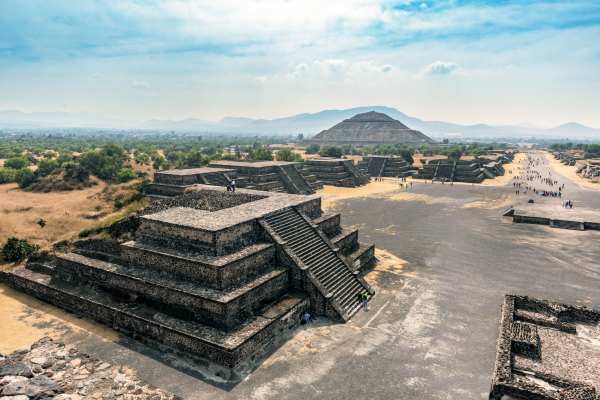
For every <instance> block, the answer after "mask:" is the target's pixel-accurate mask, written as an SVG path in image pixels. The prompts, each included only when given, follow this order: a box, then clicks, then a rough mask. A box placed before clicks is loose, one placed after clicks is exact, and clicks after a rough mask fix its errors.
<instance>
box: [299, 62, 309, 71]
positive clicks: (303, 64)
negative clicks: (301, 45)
mask: <svg viewBox="0 0 600 400" xmlns="http://www.w3.org/2000/svg"><path fill="white" fill-rule="evenodd" d="M307 68H308V65H307V64H305V63H302V64H298V65H296V71H298V72H301V71H306V69H307Z"/></svg>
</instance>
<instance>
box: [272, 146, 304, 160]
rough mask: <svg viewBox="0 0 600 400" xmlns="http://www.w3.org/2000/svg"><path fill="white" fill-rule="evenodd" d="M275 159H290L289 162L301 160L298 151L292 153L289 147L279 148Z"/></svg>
mask: <svg viewBox="0 0 600 400" xmlns="http://www.w3.org/2000/svg"><path fill="white" fill-rule="evenodd" d="M276 159H277V161H291V162H302V161H304V160H303V159H302V156H301V155H300V154H298V153H294V152H292V151H291V150H289V149H283V150H279V151H278V152H277V157H276Z"/></svg>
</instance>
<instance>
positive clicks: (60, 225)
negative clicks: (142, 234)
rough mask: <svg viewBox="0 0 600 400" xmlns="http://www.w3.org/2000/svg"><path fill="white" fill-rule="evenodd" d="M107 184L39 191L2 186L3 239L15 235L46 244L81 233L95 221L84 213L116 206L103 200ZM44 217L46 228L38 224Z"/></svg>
mask: <svg viewBox="0 0 600 400" xmlns="http://www.w3.org/2000/svg"><path fill="white" fill-rule="evenodd" d="M103 186H104V183H100V184H99V185H98V186H95V187H92V188H88V189H84V190H81V191H72V192H50V193H36V192H25V191H23V190H21V189H19V187H18V186H17V184H16V183H11V184H5V185H0V242H6V240H7V239H8V238H10V237H13V236H15V237H18V238H20V239H27V240H28V241H29V242H30V243H34V244H37V245H39V246H41V247H44V246H47V245H49V244H51V243H54V242H56V241H59V240H61V239H62V238H65V237H69V236H71V235H73V233H75V232H79V231H80V230H82V229H83V228H84V227H86V226H88V225H90V223H91V222H93V221H90V220H89V219H86V218H84V215H85V214H88V213H91V212H96V211H95V210H94V207H95V206H97V205H101V207H102V209H107V210H108V209H109V208H111V209H112V206H110V207H109V205H108V204H106V203H105V202H102V201H101V200H100V195H101V190H102V188H103ZM99 189H100V190H99ZM23 210H27V211H23ZM111 211H112V210H111ZM40 218H42V219H44V220H45V221H46V226H45V227H44V228H41V227H40V226H39V225H38V224H37V223H36V222H37V221H38V220H39V219H40Z"/></svg>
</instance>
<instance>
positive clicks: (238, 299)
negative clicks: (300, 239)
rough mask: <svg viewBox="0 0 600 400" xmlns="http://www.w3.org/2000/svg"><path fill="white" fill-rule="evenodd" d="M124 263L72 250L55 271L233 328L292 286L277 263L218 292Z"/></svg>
mask: <svg viewBox="0 0 600 400" xmlns="http://www.w3.org/2000/svg"><path fill="white" fill-rule="evenodd" d="M94 256H96V257H98V255H94ZM102 258H104V257H102ZM112 261H118V260H112ZM121 261H122V262H119V263H118V264H117V263H113V262H106V261H102V260H99V259H96V258H90V257H86V256H84V255H81V254H76V253H69V254H64V255H61V256H59V257H58V258H57V265H56V267H55V273H56V274H57V275H59V276H61V277H69V278H70V279H74V280H75V281H78V282H86V283H94V284H96V285H100V286H103V287H106V288H110V289H117V290H118V291H121V292H122V293H127V294H128V295H134V296H137V302H140V301H146V300H149V301H146V303H147V304H154V303H158V304H161V306H162V305H165V306H169V307H171V308H180V309H181V310H186V311H189V313H190V315H188V317H189V318H190V319H191V320H194V321H196V322H200V323H203V324H205V325H210V326H214V327H216V328H220V329H224V330H231V329H233V328H234V327H235V326H237V325H239V324H240V323H242V321H243V320H244V317H246V316H247V314H248V313H252V312H253V311H255V310H257V309H260V308H261V306H262V304H264V303H265V302H270V301H272V300H274V299H275V298H277V297H279V296H282V295H283V294H285V293H286V292H287V290H288V270H287V269H286V268H277V267H275V268H273V269H272V270H271V271H269V272H267V273H265V274H263V275H261V276H259V277H256V278H254V279H252V280H250V281H248V282H247V283H245V284H244V285H242V286H240V287H237V288H233V289H228V290H215V289H213V288H210V287H205V286H199V285H197V284H194V283H191V282H186V281H181V280H178V279H174V278H173V277H172V276H169V275H164V274H161V273H157V272H154V271H152V270H148V269H142V268H135V267H126V266H124V265H126V264H127V263H126V262H125V261H124V260H121ZM160 308H162V307H160Z"/></svg>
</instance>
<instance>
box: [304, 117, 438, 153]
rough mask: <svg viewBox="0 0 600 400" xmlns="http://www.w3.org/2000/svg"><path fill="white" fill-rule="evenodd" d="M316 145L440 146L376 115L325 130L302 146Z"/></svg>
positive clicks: (358, 118) (391, 120)
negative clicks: (399, 144)
mask: <svg viewBox="0 0 600 400" xmlns="http://www.w3.org/2000/svg"><path fill="white" fill-rule="evenodd" d="M313 143H316V144H318V145H320V146H321V147H322V146H326V145H330V146H341V145H344V144H348V145H350V146H358V147H365V146H377V145H384V144H389V145H392V146H394V145H396V144H398V143H403V144H405V145H407V146H408V147H412V148H416V149H418V148H419V147H421V146H423V145H426V146H437V145H438V142H436V141H435V140H433V139H431V138H429V137H427V136H426V135H424V134H423V133H421V132H419V131H416V130H414V129H410V128H409V127H407V126H406V125H404V124H403V123H402V122H400V121H398V120H395V119H393V118H391V117H389V116H388V115H386V114H382V113H378V112H375V111H370V112H366V113H363V114H357V115H355V116H354V117H352V118H349V119H345V120H343V121H342V122H340V123H339V124H337V125H335V126H333V127H331V128H329V129H327V130H324V131H323V132H321V133H319V134H318V135H316V136H314V137H312V138H311V139H307V140H304V141H302V142H301V143H300V146H306V147H308V146H310V145H311V144H313Z"/></svg>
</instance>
